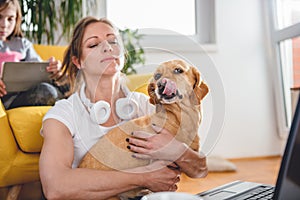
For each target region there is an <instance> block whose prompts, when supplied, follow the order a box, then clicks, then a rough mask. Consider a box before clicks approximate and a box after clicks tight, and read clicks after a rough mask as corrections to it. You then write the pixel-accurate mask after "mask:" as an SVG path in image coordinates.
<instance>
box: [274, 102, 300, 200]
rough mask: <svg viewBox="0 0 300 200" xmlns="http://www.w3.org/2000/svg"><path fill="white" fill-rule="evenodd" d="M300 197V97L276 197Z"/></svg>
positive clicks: (282, 164)
mask: <svg viewBox="0 0 300 200" xmlns="http://www.w3.org/2000/svg"><path fill="white" fill-rule="evenodd" d="M299 197H300V98H299V100H298V104H297V107H296V112H295V114H294V119H293V122H292V126H291V130H290V134H289V137H288V140H287V144H286V148H285V152H284V156H283V158H282V163H281V167H280V171H279V176H278V179H277V184H276V188H275V194H274V199H280V200H281V199H299Z"/></svg>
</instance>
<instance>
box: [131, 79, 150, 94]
mask: <svg viewBox="0 0 300 200" xmlns="http://www.w3.org/2000/svg"><path fill="white" fill-rule="evenodd" d="M151 77H152V74H133V75H128V76H127V87H128V88H129V89H130V90H131V91H136V92H142V93H144V94H146V95H148V84H149V81H150V78H151Z"/></svg>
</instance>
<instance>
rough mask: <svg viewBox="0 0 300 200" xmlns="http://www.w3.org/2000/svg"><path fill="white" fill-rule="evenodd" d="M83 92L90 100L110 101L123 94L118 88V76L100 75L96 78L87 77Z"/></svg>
mask: <svg viewBox="0 0 300 200" xmlns="http://www.w3.org/2000/svg"><path fill="white" fill-rule="evenodd" d="M85 93H86V96H87V97H88V98H89V99H90V101H91V102H97V101H100V100H104V101H107V102H111V101H112V100H114V99H117V98H120V97H122V96H123V93H122V91H121V89H120V76H119V75H115V76H102V77H101V79H99V78H97V80H95V79H94V80H93V79H89V81H87V82H86V89H85Z"/></svg>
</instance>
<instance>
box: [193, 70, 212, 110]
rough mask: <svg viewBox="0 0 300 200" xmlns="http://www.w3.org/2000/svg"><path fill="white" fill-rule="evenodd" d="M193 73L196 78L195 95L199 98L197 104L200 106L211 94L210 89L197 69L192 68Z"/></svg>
mask: <svg viewBox="0 0 300 200" xmlns="http://www.w3.org/2000/svg"><path fill="white" fill-rule="evenodd" d="M192 73H193V74H194V77H195V84H194V94H195V96H196V98H197V104H200V102H201V100H202V99H203V98H204V97H205V96H206V95H207V93H208V92H209V88H208V86H207V85H206V83H204V82H203V81H202V79H201V77H200V72H199V71H198V70H197V69H196V68H195V67H192Z"/></svg>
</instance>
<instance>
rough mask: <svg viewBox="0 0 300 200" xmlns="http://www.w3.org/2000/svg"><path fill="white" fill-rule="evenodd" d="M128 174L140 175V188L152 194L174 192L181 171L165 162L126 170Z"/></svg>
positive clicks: (156, 162)
mask: <svg viewBox="0 0 300 200" xmlns="http://www.w3.org/2000/svg"><path fill="white" fill-rule="evenodd" d="M126 171H127V172H130V173H139V174H142V176H143V178H142V180H143V183H141V186H143V187H146V188H148V189H150V190H151V191H153V192H161V191H176V190H177V185H176V184H177V183H178V182H179V181H180V174H181V171H180V170H179V169H175V168H174V164H170V162H167V161H154V162H152V163H151V164H149V165H146V166H143V167H138V168H134V169H128V170H126Z"/></svg>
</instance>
